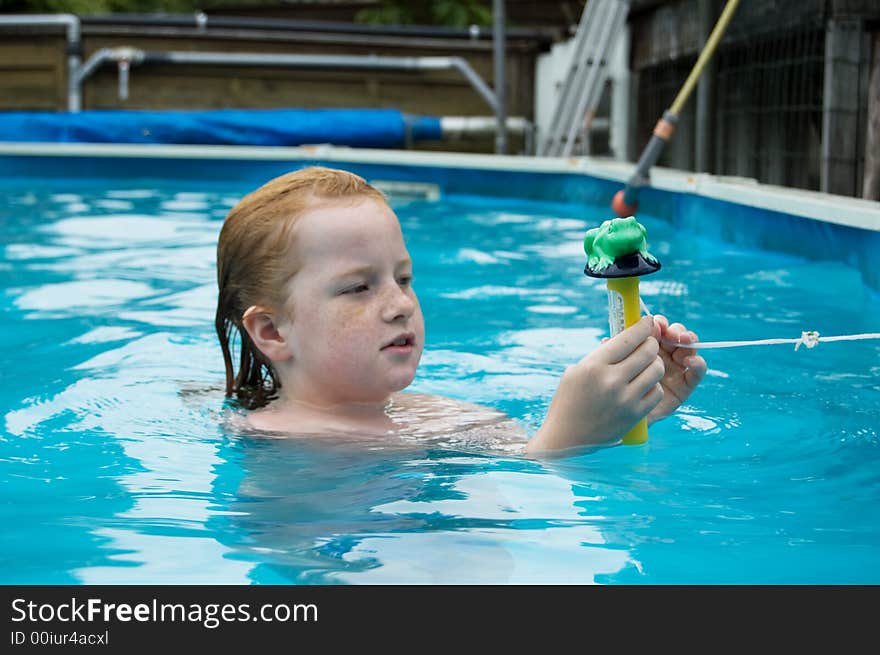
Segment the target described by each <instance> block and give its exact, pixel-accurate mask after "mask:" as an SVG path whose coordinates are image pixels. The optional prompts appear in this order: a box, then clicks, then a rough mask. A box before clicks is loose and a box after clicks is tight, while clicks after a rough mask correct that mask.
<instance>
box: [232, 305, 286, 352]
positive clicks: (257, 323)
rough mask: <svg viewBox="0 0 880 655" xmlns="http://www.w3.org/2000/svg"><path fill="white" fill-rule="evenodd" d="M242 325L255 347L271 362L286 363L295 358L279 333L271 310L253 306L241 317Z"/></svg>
mask: <svg viewBox="0 0 880 655" xmlns="http://www.w3.org/2000/svg"><path fill="white" fill-rule="evenodd" d="M241 323H242V325H243V326H244V329H245V330H247V333H248V335H249V336H250V338H251V341H253V342H254V345H255V346H256V347H257V348H259V350H260V352H261V353H263V354H264V355H265V356H266V357H267V358H269V359H270V360H271V361H273V362H284V361H287V360H288V359H290V358H291V357H293V353H292V352H291V351H290V347H289V346H288V344H287V341H285V340H284V337H283V336H282V335H281V333H280V332H279V331H278V325H277V324H276V322H275V315H274V314H273V313H272V312H271V311H270V310H268V309H266V308H265V307H260V306H259V305H251V306H250V307H248V309H247V311H246V312H245V313H244V316H242V317H241Z"/></svg>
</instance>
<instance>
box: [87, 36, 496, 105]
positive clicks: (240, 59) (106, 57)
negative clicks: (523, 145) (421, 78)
mask: <svg viewBox="0 0 880 655" xmlns="http://www.w3.org/2000/svg"><path fill="white" fill-rule="evenodd" d="M120 59H127V60H129V61H130V62H131V63H132V64H190V65H213V66H218V65H234V66H281V67H284V66H290V67H294V68H356V69H371V70H412V71H424V70H457V71H459V72H460V73H461V74H462V75H463V76H464V77H465V79H466V80H467V81H468V82H469V83H470V85H471V86H472V87H473V88H474V90H475V91H476V92H477V93H478V94H479V95H480V97H481V98H483V100H485V101H486V104H487V105H489V107H490V108H491V109H492V111H493V112H495V113H496V114H497V109H496V107H497V101H496V99H495V95H494V94H493V93H492V90H491V89H490V88H489V86H488V85H487V84H486V82H484V81H483V79H482V78H481V77H480V76H479V75H478V74H477V72H476V71H475V70H474V69H473V68H472V67H471V65H470V64H469V63H468V62H467V61H466V60H465V59H463V58H462V57H380V56H377V55H367V56H357V55H284V54H277V55H264V54H257V53H245V52H242V53H231V52H185V51H169V52H153V51H143V50H136V49H134V48H112V49H111V48H102V49H101V50H99V51H98V52H96V53H95V54H93V55H92V56H91V57H89V60H88V61H87V62H86V64H85V65H84V66H83V67H82V71H81V74H80V76H79V82H80V83H81V82H82V81H83V80H85V78H87V77H88V76H89V75H91V74H92V73H94V72H95V70H96V69H97V68H98V67H99V66H101V64H103V63H105V62H107V61H119V60H120Z"/></svg>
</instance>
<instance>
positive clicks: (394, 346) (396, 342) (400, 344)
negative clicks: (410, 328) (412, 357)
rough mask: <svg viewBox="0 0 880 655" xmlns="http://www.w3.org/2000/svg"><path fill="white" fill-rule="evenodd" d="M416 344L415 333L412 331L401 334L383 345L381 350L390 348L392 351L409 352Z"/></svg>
mask: <svg viewBox="0 0 880 655" xmlns="http://www.w3.org/2000/svg"><path fill="white" fill-rule="evenodd" d="M414 345H415V335H414V334H413V333H412V332H406V333H404V334H399V335H397V337H395V338H394V339H393V340H392V341H391V342H389V343H387V344H386V345H384V346H382V348H381V350H390V351H392V352H409V351H411V350H412V348H413V346H414Z"/></svg>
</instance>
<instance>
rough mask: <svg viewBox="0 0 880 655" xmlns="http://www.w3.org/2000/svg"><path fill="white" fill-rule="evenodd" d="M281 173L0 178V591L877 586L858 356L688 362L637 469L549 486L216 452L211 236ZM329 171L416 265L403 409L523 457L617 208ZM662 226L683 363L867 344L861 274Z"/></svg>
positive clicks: (860, 348) (614, 462) (564, 358)
mask: <svg viewBox="0 0 880 655" xmlns="http://www.w3.org/2000/svg"><path fill="white" fill-rule="evenodd" d="M303 163H308V162H305V161H296V162H287V163H284V162H274V163H272V164H271V165H270V164H269V163H266V162H265V161H262V160H254V161H236V162H231V161H229V160H225V159H223V160H219V159H218V160H217V161H215V162H213V163H210V162H209V163H206V164H205V166H200V167H193V166H192V165H191V164H180V165H178V166H176V167H169V166H164V165H161V164H160V165H157V163H156V161H155V160H152V161H151V160H150V159H149V158H143V159H124V160H112V161H111V160H109V159H108V160H102V161H97V162H96V161H93V160H92V159H90V158H89V157H85V156H84V157H82V158H81V159H76V160H73V159H70V158H50V157H46V158H43V159H40V161H37V160H29V161H28V162H25V164H22V162H21V161H19V162H18V165H17V167H16V168H13V164H12V163H6V164H2V163H0V170H2V172H3V173H4V175H5V177H4V179H3V181H2V182H0V208H2V209H0V211H2V212H3V220H2V221H0V233H2V234H0V238H2V244H3V256H2V259H0V269H2V272H3V274H2V279H3V296H2V310H3V321H2V323H0V337H2V340H3V344H4V347H3V350H2V371H3V384H2V388H0V398H2V402H0V407H2V408H3V418H4V422H3V426H2V427H3V432H2V440H0V471H2V475H0V479H2V481H3V483H4V485H3V501H4V502H3V504H2V508H3V510H2V511H3V516H2V518H3V523H4V525H5V526H6V528H5V529H4V531H3V534H2V536H0V554H2V555H0V561H2V562H3V564H2V571H0V582H2V583H4V584H58V583H61V584H66V583H74V584H75V583H86V584H92V583H108V584H153V583H172V584H196V583H211V584H214V583H232V584H249V583H252V584H337V583H339V584H360V583H564V584H568V583H584V584H588V583H602V584H643V583H644V584H654V583H669V584H679V583H698V584H699V583H795V584H799V583H858V584H876V583H878V582H880V566H878V564H880V502H878V501H880V472H878V470H880V469H878V467H877V461H878V458H880V342H878V341H870V340H868V341H855V342H840V343H829V344H820V345H819V346H818V347H817V348H815V349H811V350H807V349H803V348H801V349H799V350H798V351H795V350H794V349H793V348H792V347H790V346H772V347H751V348H739V349H729V350H707V351H705V352H704V353H703V354H704V356H705V358H706V360H707V362H708V364H709V374H708V376H707V378H706V380H705V381H704V383H703V385H702V386H701V388H700V389H699V390H698V392H697V393H696V394H695V395H694V396H693V397H692V398H691V400H690V401H689V402H688V403H687V404H686V405H685V406H684V407H683V408H682V409H681V410H680V412H679V413H678V414H677V415H675V416H673V417H671V418H669V419H667V420H665V421H663V422H661V423H658V424H655V425H653V426H652V427H651V429H650V439H649V441H648V443H647V444H645V445H643V446H618V447H614V448H606V449H601V450H598V451H595V452H592V453H589V454H583V455H580V456H577V457H572V458H568V459H564V460H554V461H532V460H527V459H523V458H521V457H518V456H517V455H515V454H513V453H504V452H497V451H494V450H481V449H480V448H479V447H478V446H475V445H474V444H472V443H459V442H457V441H456V440H455V439H454V437H452V438H450V439H449V440H447V441H446V442H445V443H439V444H438V443H434V444H431V445H429V446H427V447H423V448H413V449H408V450H400V449H391V448H375V447H374V448H364V449H352V448H351V447H346V446H341V445H340V446H333V445H327V444H316V443H311V442H303V441H284V440H274V439H254V438H249V437H245V436H242V435H237V434H234V433H230V432H226V431H224V429H223V427H222V423H221V421H220V417H221V414H222V410H223V402H222V392H221V391H220V389H221V384H222V376H223V368H222V362H221V359H220V352H219V347H218V346H217V344H216V337H215V335H214V331H213V312H214V302H215V289H216V286H215V278H214V248H215V244H216V238H217V233H218V231H219V228H220V224H221V221H222V218H223V216H224V215H225V213H226V212H227V211H228V209H229V208H230V207H231V206H232V205H233V204H234V203H235V202H236V200H237V199H238V198H239V197H240V196H241V195H242V194H244V193H246V192H248V191H249V190H251V189H253V188H254V187H255V186H256V185H257V184H259V183H260V182H262V181H263V180H265V179H268V177H270V176H271V175H274V174H277V173H278V172H281V171H282V170H286V169H291V168H294V167H298V166H300V165H303ZM329 163H330V164H331V165H334V162H333V161H330V162H329ZM3 165H5V166H6V168H5V169H3ZM335 165H342V164H341V163H340V162H338V161H337V162H335ZM349 167H350V168H353V169H354V170H358V172H361V173H362V174H364V175H366V176H367V177H368V178H369V179H371V181H374V182H376V183H378V184H380V186H381V185H382V184H384V185H385V188H386V189H388V190H389V193H390V194H391V197H392V200H393V206H394V207H395V209H396V211H397V212H398V214H399V216H400V218H401V222H402V225H403V229H404V234H405V236H406V238H407V242H408V245H409V247H410V251H411V252H412V254H413V257H414V260H415V263H416V266H415V278H416V289H417V291H418V293H419V296H420V299H421V302H422V306H423V310H424V312H425V318H426V323H427V348H426V352H425V356H424V357H423V363H422V366H421V367H420V371H419V374H418V376H417V377H416V380H415V382H414V384H413V386H412V387H410V389H411V390H412V391H422V392H428V393H440V394H444V395H448V396H452V397H456V398H460V399H463V400H468V401H473V402H477V403H481V404H485V405H489V406H492V407H496V408H498V409H501V410H503V411H505V412H507V413H508V414H510V415H511V416H513V417H514V418H516V419H518V420H519V421H521V422H522V423H523V424H524V426H525V427H526V429H527V430H528V431H529V432H530V433H531V432H534V430H535V429H537V426H538V425H539V423H540V420H541V418H542V416H543V413H544V411H545V410H546V407H547V405H548V403H549V400H550V397H551V395H552V393H553V391H554V389H555V386H556V381H557V378H558V376H559V374H560V373H561V371H562V370H563V368H564V367H565V366H566V365H568V364H570V363H572V362H573V361H576V360H577V359H578V358H580V357H581V356H582V355H583V354H585V353H587V352H589V351H590V350H592V349H593V348H595V347H596V346H597V345H598V343H599V342H600V340H601V338H602V337H603V336H604V335H605V333H606V331H607V316H606V308H605V303H606V300H605V292H604V286H603V285H602V284H601V281H598V280H594V279H591V278H587V277H586V276H584V275H583V273H582V271H583V265H584V255H583V251H582V246H581V240H582V238H583V232H584V230H585V229H586V228H587V227H592V226H593V225H596V224H598V223H599V222H601V221H602V220H605V219H607V218H610V217H611V216H610V213H609V210H608V209H607V199H609V198H610V195H611V194H610V193H608V190H609V189H616V188H619V187H618V186H616V185H613V184H612V183H611V182H609V181H604V180H601V179H596V180H588V181H587V182H586V183H585V182H584V181H583V180H581V179H579V180H578V181H577V183H575V182H574V181H572V179H571V178H570V177H566V176H564V175H558V174H552V175H549V174H548V176H547V177H546V178H540V179H538V180H537V181H536V180H535V179H533V178H534V175H526V174H524V173H522V174H521V173H517V172H512V173H507V174H505V173H503V172H497V171H490V170H488V169H480V168H478V167H475V168H474V169H472V170H471V171H465V172H464V173H463V174H462V177H455V176H450V177H448V178H444V177H443V176H435V177H434V181H433V182H425V180H424V178H423V177H422V176H420V175H417V174H415V173H414V172H413V171H412V170H408V169H407V166H406V165H405V164H400V165H398V166H394V165H391V164H388V163H384V164H382V165H378V164H369V165H366V164H364V163H363V162H361V163H358V162H353V163H352V165H351V166H349ZM31 168H33V170H31ZM40 171H41V172H42V174H37V173H38V172H40ZM464 177H468V178H470V179H471V180H472V181H471V183H470V186H467V185H465V184H464V183H463V182H462V181H461V180H462V179H463V178H464ZM408 178H411V179H413V180H415V181H416V182H417V184H411V185H409V186H400V185H399V182H400V181H401V180H406V179H408ZM477 187H479V188H483V189H484V190H485V193H480V194H475V193H474V189H475V188H477ZM539 187H540V188H541V189H543V191H542V192H541V193H539V192H538V191H536V189H538V188H539ZM548 187H549V188H550V189H551V192H550V193H547V188H548ZM669 202H673V201H672V200H669V199H668V198H666V197H665V196H662V195H655V196H652V195H651V194H650V193H648V194H646V196H645V212H644V213H642V214H640V215H639V220H640V222H642V223H643V224H644V225H645V226H646V227H647V229H648V237H649V245H650V249H651V251H652V252H653V253H655V254H656V255H657V256H658V257H659V258H660V259H661V261H662V262H663V269H662V271H660V272H659V273H657V274H655V275H653V276H650V277H646V278H644V279H643V281H642V287H641V289H642V296H643V298H644V300H645V302H646V304H647V305H648V306H650V308H651V309H652V311H654V312H657V313H663V314H665V315H667V316H669V317H670V318H672V319H673V320H682V321H684V322H685V323H687V325H688V326H689V327H690V328H692V329H694V330H695V331H697V332H698V334H699V335H700V336H701V338H702V339H703V340H706V341H710V340H727V339H737V340H739V339H762V338H767V337H789V336H793V337H796V336H799V335H800V333H801V331H802V330H808V329H815V330H818V331H819V332H820V333H821V334H823V335H834V334H854V333H864V332H877V331H878V329H880V325H878V318H877V313H876V311H866V309H865V308H871V307H875V306H876V303H877V300H878V294H877V291H876V289H875V288H874V287H873V286H872V284H870V279H871V278H870V271H866V270H865V269H863V268H861V264H860V262H861V260H857V261H850V262H847V261H842V262H835V263H829V261H827V260H821V259H816V258H814V257H813V256H812V254H811V252H810V251H809V249H810V244H808V243H805V244H804V245H803V249H804V250H805V251H806V252H805V253H804V254H798V253H796V252H774V251H773V250H770V249H765V248H763V247H759V245H760V244H756V243H755V242H751V241H749V240H748V239H746V238H745V237H746V235H745V232H748V231H749V230H743V233H742V234H739V233H736V232H735V231H731V227H730V225H731V223H732V221H731V220H728V221H727V222H724V221H719V222H718V223H716V224H714V225H711V226H709V225H700V226H698V225H697V223H696V221H697V220H698V217H699V211H698V210H697V209H694V210H692V211H691V212H690V213H686V214H685V215H684V217H679V218H678V219H674V220H670V218H669V217H668V216H666V215H664V213H665V211H666V209H665V207H666V204H665V203H667V204H668V203H669ZM738 211H746V210H741V209H738V208H734V207H731V208H730V209H729V212H730V213H733V214H735V213H736V212H738ZM785 225H787V224H785ZM785 225H782V224H777V227H778V228H779V229H781V230H785V229H788V228H786V227H785ZM811 229H812V228H811ZM816 229H821V230H827V229H828V228H827V227H820V228H816ZM751 232H752V233H754V232H755V230H751ZM857 234H858V233H857ZM843 238H844V239H846V238H849V237H846V236H844V237H843ZM852 238H853V240H856V237H855V236H854V237H852ZM870 238H872V239H873V238H874V237H873V235H871V237H870ZM862 240H863V241H864V240H868V241H869V239H865V238H864V237H863V238H862Z"/></svg>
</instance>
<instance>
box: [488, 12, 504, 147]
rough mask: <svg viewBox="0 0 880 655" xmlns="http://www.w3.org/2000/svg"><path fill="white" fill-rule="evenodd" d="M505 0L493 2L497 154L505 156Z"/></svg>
mask: <svg viewBox="0 0 880 655" xmlns="http://www.w3.org/2000/svg"><path fill="white" fill-rule="evenodd" d="M506 20H507V19H506V17H505V11H504V0H493V2H492V60H493V62H494V64H495V67H494V78H495V79H494V84H495V103H496V107H495V116H496V118H497V127H496V131H495V152H496V153H497V154H499V155H503V154H504V153H506V152H507V97H506V90H505V87H506V86H507V77H506V73H505V70H504V58H505V56H506V54H505V47H504V46H505V44H504V40H505V32H504V28H505V25H504V23H505V22H506Z"/></svg>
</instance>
